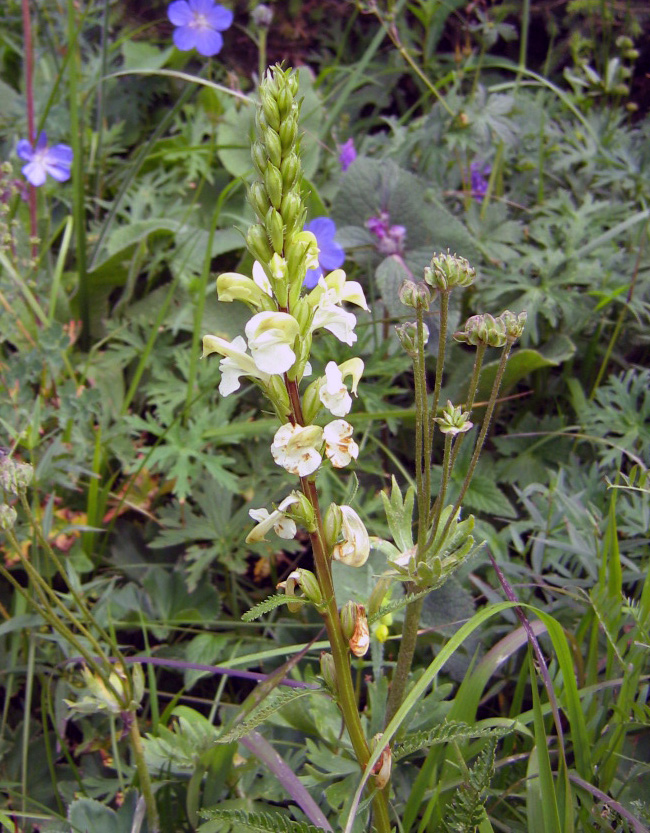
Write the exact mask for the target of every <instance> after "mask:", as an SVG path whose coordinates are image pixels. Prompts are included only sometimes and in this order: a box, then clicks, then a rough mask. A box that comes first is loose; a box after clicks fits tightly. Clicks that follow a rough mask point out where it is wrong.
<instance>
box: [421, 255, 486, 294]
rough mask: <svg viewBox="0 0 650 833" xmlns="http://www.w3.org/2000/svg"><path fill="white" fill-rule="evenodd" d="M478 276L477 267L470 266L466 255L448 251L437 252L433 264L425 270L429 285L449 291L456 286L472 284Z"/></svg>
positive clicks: (425, 278)
mask: <svg viewBox="0 0 650 833" xmlns="http://www.w3.org/2000/svg"><path fill="white" fill-rule="evenodd" d="M475 277H476V269H474V267H473V266H470V263H469V261H468V260H467V259H466V258H464V257H459V256H458V255H456V254H453V255H452V254H451V253H450V252H449V249H447V253H446V254H444V253H441V254H435V255H434V256H433V257H432V258H431V265H430V266H427V267H426V269H425V270H424V280H425V281H426V283H428V284H429V286H432V287H433V288H434V289H438V290H440V291H441V292H448V291H449V290H450V289H453V288H454V287H455V286H463V287H466V286H471V285H472V284H473V283H474V278H475Z"/></svg>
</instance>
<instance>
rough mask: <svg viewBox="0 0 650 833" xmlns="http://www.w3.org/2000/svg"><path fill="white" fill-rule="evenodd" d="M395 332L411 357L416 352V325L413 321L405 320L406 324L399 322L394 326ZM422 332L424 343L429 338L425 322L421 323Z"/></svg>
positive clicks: (415, 354)
mask: <svg viewBox="0 0 650 833" xmlns="http://www.w3.org/2000/svg"><path fill="white" fill-rule="evenodd" d="M395 332H396V333H397V337H398V338H399V340H400V342H401V344H402V347H403V348H404V350H406V352H407V353H408V355H409V356H411V357H412V358H413V357H414V356H417V354H418V326H417V324H416V323H415V321H407V322H406V324H400V325H398V326H397V327H395ZM422 333H423V336H424V344H426V343H427V341H428V340H429V328H428V327H427V325H426V324H423V325H422Z"/></svg>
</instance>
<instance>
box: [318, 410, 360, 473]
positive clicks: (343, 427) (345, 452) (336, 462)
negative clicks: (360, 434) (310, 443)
mask: <svg viewBox="0 0 650 833" xmlns="http://www.w3.org/2000/svg"><path fill="white" fill-rule="evenodd" d="M353 430H354V429H353V428H352V426H351V425H350V423H349V422H346V421H345V420H344V419H335V420H334V422H330V423H329V425H326V426H325V428H323V439H324V440H325V454H327V457H328V459H329V460H330V462H331V463H332V465H333V466H334V468H336V469H342V468H344V467H345V466H347V465H348V464H349V463H350V462H351V460H352V458H353V457H354V459H355V460H356V459H357V457H358V456H359V446H358V445H357V444H356V443H355V441H354V440H353V439H352V432H353Z"/></svg>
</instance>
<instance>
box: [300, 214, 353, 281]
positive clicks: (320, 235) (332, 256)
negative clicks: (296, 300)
mask: <svg viewBox="0 0 650 833" xmlns="http://www.w3.org/2000/svg"><path fill="white" fill-rule="evenodd" d="M305 231H310V232H311V233H312V234H313V235H314V237H315V238H316V242H317V243H318V248H319V249H320V252H319V254H318V268H317V269H307V277H306V278H305V286H306V287H307V289H313V288H314V287H315V286H316V284H317V283H318V281H319V280H320V278H322V277H323V273H324V272H331V271H332V270H333V269H338V268H339V266H343V264H344V263H345V252H344V251H343V249H342V248H341V247H340V246H339V244H338V243H337V242H336V241H335V240H334V235H335V234H336V225H335V223H334V220H330V219H329V217H315V218H314V219H313V220H312V221H311V222H309V223H307V224H306V226H305Z"/></svg>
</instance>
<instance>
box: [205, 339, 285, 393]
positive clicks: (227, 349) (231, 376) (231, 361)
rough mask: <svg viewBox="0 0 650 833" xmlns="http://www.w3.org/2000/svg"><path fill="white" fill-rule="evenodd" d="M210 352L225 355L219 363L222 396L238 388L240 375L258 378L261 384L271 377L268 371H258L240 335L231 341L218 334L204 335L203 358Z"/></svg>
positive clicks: (266, 382)
mask: <svg viewBox="0 0 650 833" xmlns="http://www.w3.org/2000/svg"><path fill="white" fill-rule="evenodd" d="M211 353H219V354H220V355H221V356H224V357H225V358H223V359H221V362H220V363H219V367H220V369H221V382H220V383H219V393H220V394H221V395H222V396H228V394H230V393H233V392H234V391H236V390H237V389H238V388H239V377H240V376H249V377H250V378H252V379H258V380H259V381H260V382H262V383H263V384H268V382H269V380H270V378H271V377H270V375H269V374H268V373H262V372H260V370H259V369H258V367H257V365H256V364H255V362H254V361H253V358H252V357H251V356H249V355H248V353H247V352H246V341H245V340H244V339H243V338H242V337H241V336H237V337H236V338H234V339H233V340H232V342H230V341H226V339H225V338H219V336H204V337H203V358H205V357H206V356H209V355H210V354H211Z"/></svg>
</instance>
